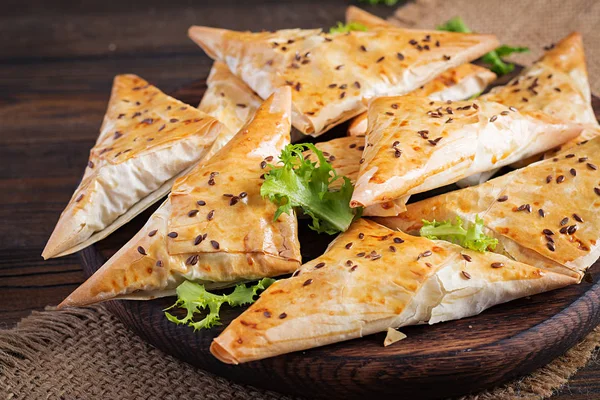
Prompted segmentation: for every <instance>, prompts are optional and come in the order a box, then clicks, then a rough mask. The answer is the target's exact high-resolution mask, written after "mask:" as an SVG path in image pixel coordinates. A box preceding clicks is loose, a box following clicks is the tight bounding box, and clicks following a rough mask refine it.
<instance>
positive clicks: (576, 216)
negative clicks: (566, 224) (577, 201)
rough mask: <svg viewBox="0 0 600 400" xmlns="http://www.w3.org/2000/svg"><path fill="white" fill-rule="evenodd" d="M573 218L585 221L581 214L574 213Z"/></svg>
mask: <svg viewBox="0 0 600 400" xmlns="http://www.w3.org/2000/svg"><path fill="white" fill-rule="evenodd" d="M573 219H574V220H575V221H577V222H583V218H581V217H580V216H579V214H573Z"/></svg>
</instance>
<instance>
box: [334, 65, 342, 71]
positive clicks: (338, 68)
mask: <svg viewBox="0 0 600 400" xmlns="http://www.w3.org/2000/svg"><path fill="white" fill-rule="evenodd" d="M342 68H344V64H342V65H338V66H337V67H335V69H336V70H338V71H339V70H340V69H342Z"/></svg>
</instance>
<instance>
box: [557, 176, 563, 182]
mask: <svg viewBox="0 0 600 400" xmlns="http://www.w3.org/2000/svg"><path fill="white" fill-rule="evenodd" d="M564 181H565V176H564V175H559V176H557V177H556V183H563V182H564Z"/></svg>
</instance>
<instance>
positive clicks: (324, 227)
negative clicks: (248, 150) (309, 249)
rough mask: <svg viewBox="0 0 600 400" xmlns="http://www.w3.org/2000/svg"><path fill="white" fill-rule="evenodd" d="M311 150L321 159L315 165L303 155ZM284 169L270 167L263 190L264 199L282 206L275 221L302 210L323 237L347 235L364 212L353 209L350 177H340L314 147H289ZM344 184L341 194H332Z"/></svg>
mask: <svg viewBox="0 0 600 400" xmlns="http://www.w3.org/2000/svg"><path fill="white" fill-rule="evenodd" d="M307 149H308V150H310V151H311V152H312V153H313V154H315V155H316V156H317V158H318V162H312V161H310V160H308V159H306V158H305V157H304V155H303V154H302V153H303V152H304V151H305V150H307ZM279 159H280V161H279V164H282V165H281V166H274V165H269V167H270V171H269V172H268V173H267V174H265V180H264V182H263V184H262V186H261V188H260V194H261V195H262V196H263V197H264V198H268V199H269V200H270V201H272V202H273V203H275V204H276V205H277V206H278V209H277V212H276V213H275V220H276V219H277V218H279V216H280V215H281V214H283V213H286V214H289V213H290V212H291V211H292V208H294V207H300V208H301V209H302V211H303V212H304V214H306V215H308V216H310V217H311V218H312V223H311V225H309V227H310V228H311V229H313V230H315V231H317V232H319V233H327V234H330V235H333V234H335V233H338V232H344V231H346V230H347V229H348V226H350V223H352V221H353V220H354V219H355V218H358V217H360V214H361V212H362V210H361V209H352V208H350V199H351V198H352V192H353V191H354V187H353V186H352V183H351V182H350V179H348V178H347V177H341V176H339V175H337V173H336V172H335V169H334V168H333V167H332V166H331V164H330V163H329V162H328V161H327V159H326V158H325V156H324V155H323V153H322V152H321V151H320V150H319V149H317V148H316V147H315V146H314V145H313V144H311V143H303V144H289V145H287V146H286V147H285V148H284V149H283V151H282V152H281V155H280V156H279ZM338 179H342V180H343V184H342V186H341V188H340V190H336V191H331V190H329V188H330V186H331V185H332V184H333V183H334V182H335V181H337V180H338Z"/></svg>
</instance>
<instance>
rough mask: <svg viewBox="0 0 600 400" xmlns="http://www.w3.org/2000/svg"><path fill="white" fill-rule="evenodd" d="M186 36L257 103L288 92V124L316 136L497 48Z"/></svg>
mask: <svg viewBox="0 0 600 400" xmlns="http://www.w3.org/2000/svg"><path fill="white" fill-rule="evenodd" d="M189 35H190V37H191V38H192V40H194V41H195V42H196V43H197V44H198V45H200V46H201V47H202V48H203V49H204V51H206V53H207V54H208V55H209V56H210V57H212V58H213V59H215V60H218V61H221V62H224V63H226V64H227V66H228V67H229V69H230V70H231V72H233V73H234V74H235V75H237V76H238V77H240V78H241V79H242V80H243V81H244V82H245V83H246V84H247V85H248V86H249V87H250V88H252V90H254V91H255V92H256V93H257V94H258V95H259V96H260V97H262V98H266V97H268V96H269V95H270V94H271V93H272V92H273V90H274V89H275V88H277V87H279V86H282V85H289V86H291V87H292V88H293V99H292V101H293V110H292V112H293V117H292V120H293V124H294V126H295V127H296V128H297V129H298V130H300V131H301V132H303V133H305V134H310V135H313V136H318V135H320V134H321V133H323V132H325V131H327V130H328V129H330V128H331V127H333V126H335V125H337V124H339V123H341V122H343V121H346V120H347V119H349V118H352V117H354V116H356V115H358V114H360V113H361V112H364V111H365V106H364V104H363V103H362V99H363V97H367V98H371V97H377V96H381V95H401V94H406V93H408V92H411V91H413V90H415V89H417V88H419V87H420V86H422V85H423V84H425V83H427V82H428V81H430V80H432V79H433V78H435V77H436V76H438V75H440V74H441V73H442V72H444V71H445V70H447V69H449V68H452V67H456V66H458V65H461V64H464V63H466V62H469V61H471V60H474V59H476V58H478V57H480V56H481V55H483V54H485V53H486V52H488V51H490V50H492V49H494V48H495V47H496V46H497V45H498V41H497V39H496V38H495V36H492V35H477V34H463V33H450V32H440V31H417V30H409V29H399V28H394V29H375V30H371V31H367V32H362V31H352V32H350V33H348V34H328V33H325V32H323V31H322V30H320V29H312V30H302V29H288V30H281V31H277V32H261V33H250V32H236V31H229V30H225V29H217V28H209V27H201V26H193V27H191V28H190V30H189Z"/></svg>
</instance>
